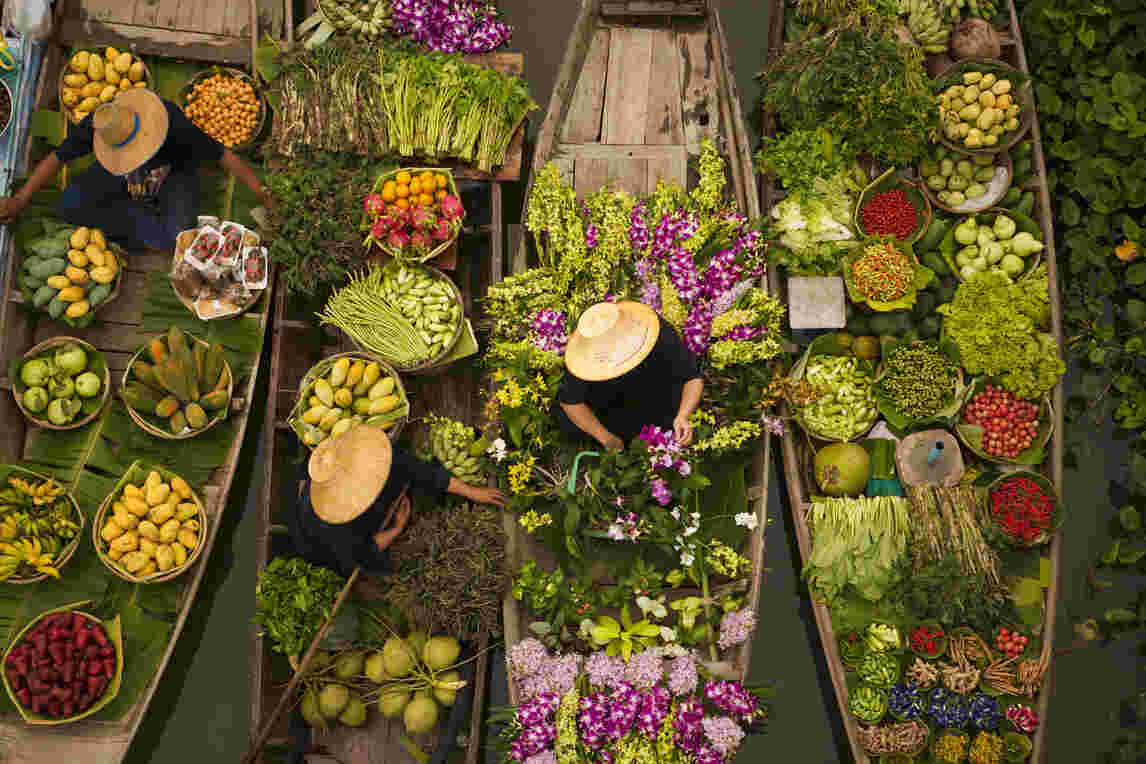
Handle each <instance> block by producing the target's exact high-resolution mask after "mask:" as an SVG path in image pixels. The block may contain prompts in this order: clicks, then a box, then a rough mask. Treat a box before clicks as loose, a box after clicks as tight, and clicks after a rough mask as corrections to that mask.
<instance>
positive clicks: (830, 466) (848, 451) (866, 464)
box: [815, 443, 871, 496]
mask: <svg viewBox="0 0 1146 764" xmlns="http://www.w3.org/2000/svg"><path fill="white" fill-rule="evenodd" d="M815 472H816V482H817V483H818V484H819V486H820V490H821V491H823V492H824V493H825V494H827V495H828V496H858V495H859V494H860V493H862V492H863V490H864V487H865V486H867V479H868V478H869V477H871V457H869V456H868V453H867V450H866V449H864V447H863V446H861V445H859V444H857V443H832V444H831V445H827V446H824V447H823V448H821V449H820V450H819V451H817V452H816V460H815Z"/></svg>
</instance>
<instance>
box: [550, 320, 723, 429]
mask: <svg viewBox="0 0 1146 764" xmlns="http://www.w3.org/2000/svg"><path fill="white" fill-rule="evenodd" d="M565 370H566V372H568V373H567V374H566V375H565V379H564V381H563V382H562V384H561V391H560V394H559V396H558V400H559V401H560V403H561V409H560V411H558V412H557V423H558V425H560V427H561V429H562V430H563V431H565V432H566V433H568V434H570V435H573V436H575V437H584V436H585V435H588V436H589V437H591V438H593V439H594V440H596V441H597V442H598V443H600V444H601V445H602V446H604V447H606V448H611V449H621V448H624V447H625V444H626V443H628V442H629V441H630V440H632V439H633V438H634V437H636V435H637V434H638V433H639V432H640V431H641V428H642V427H644V426H645V425H656V426H657V427H663V428H665V429H670V428H671V429H672V430H673V432H674V433H675V434H676V436H677V438H678V439H679V440H680V442H681V443H682V444H684V445H688V443H689V442H690V441H691V440H692V425H691V424H689V422H688V418H689V416H690V415H691V414H692V412H693V411H695V410H696V407H697V405H699V404H700V395H701V393H702V392H704V380H703V379H702V378H701V376H700V368H699V366H698V364H697V359H696V357H695V356H694V355H693V354H692V353H691V352H690V351H689V349H688V348H687V347H685V345H684V342H683V341H682V340H681V338H680V335H678V334H677V333H676V330H675V329H673V327H672V325H671V324H669V323H668V322H667V321H665V320H664V319H663V318H661V317H660V316H658V315H657V314H656V312H655V311H654V310H653V309H652V308H650V307H649V306H647V305H644V304H642V303H639V302H631V301H622V302H616V303H613V302H602V303H598V304H596V305H594V306H592V307H591V308H589V309H588V310H586V311H585V312H584V313H583V314H581V318H580V320H579V321H578V322H577V329H576V330H575V331H574V332H573V335H572V336H571V337H570V338H569V343H568V345H567V346H566V348H565Z"/></svg>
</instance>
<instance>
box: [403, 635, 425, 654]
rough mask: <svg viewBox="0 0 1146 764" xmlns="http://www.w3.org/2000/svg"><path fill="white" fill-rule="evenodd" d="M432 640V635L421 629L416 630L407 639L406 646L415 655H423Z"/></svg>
mask: <svg viewBox="0 0 1146 764" xmlns="http://www.w3.org/2000/svg"><path fill="white" fill-rule="evenodd" d="M429 639H430V635H429V634H427V633H426V632H424V631H422V630H421V629H416V630H414V631H411V632H410V636H408V637H406V644H408V645H409V646H410V649H411V650H413V651H414V655H421V654H422V651H423V650H424V649H425V648H426V642H428V641H429Z"/></svg>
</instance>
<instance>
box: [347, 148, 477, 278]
mask: <svg viewBox="0 0 1146 764" xmlns="http://www.w3.org/2000/svg"><path fill="white" fill-rule="evenodd" d="M400 172H408V173H410V174H411V175H415V176H416V175H419V174H421V173H423V172H432V173H440V174H442V175H445V176H446V189H447V190H448V191H449V192H450V194H451V195H453V196H456V197H457V198H458V201H461V198H462V197H461V195H460V194H459V193H458V184H457V182H456V181H455V180H454V174H453V172H451V171H450V170H449V169H448V168H446V167H400V168H398V169H397V170H391V171H390V172H385V173H382V174H381V175H379V176H378V180H376V181H375V182H374V189H373V190H374V193H380V192H381V191H382V187H383V186H384V185H386V181H388V180H393V179H394V178H395V177H397V176H398V173H400ZM462 220H463V221H464V220H465V215H464V214H463V215H462ZM367 227H369V224H368V225H367ZM460 234H461V226H459V227H458V230H456V231H454V235H453V236H451V237H450V238H448V239H446V240H445V241H443V242H441V243H439V244H438V245H437V246H436V247H434V248H433V249H431V250H430V251H429V252H428V253H427V254H425V255H421V256H419V257H405V256H403V255H402V253H401V252H400V251H397V250H394V249H391V248H390V247H388V246H387V245H386V244H385V243H384V242H376V243H375V245H376V246H377V247H378V249H380V250H382V251H383V252H385V253H386V254H387V255H390V256H391V257H393V258H395V259H398V260H405V261H407V262H417V263H424V262H426V261H427V260H433V259H434V258H435V257H437V256H438V255H440V254H442V253H443V252H445V251H446V250H447V249H449V248H450V245H451V244H453V243H454V242H455V241H457V240H458V236H459V235H460Z"/></svg>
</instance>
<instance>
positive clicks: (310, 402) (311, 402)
mask: <svg viewBox="0 0 1146 764" xmlns="http://www.w3.org/2000/svg"><path fill="white" fill-rule="evenodd" d="M321 405H322V401H320V400H319V399H318V396H317V395H312V396H310V397H309V398H307V399H306V407H307V408H308V409H312V408H314V407H315V406H321Z"/></svg>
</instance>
